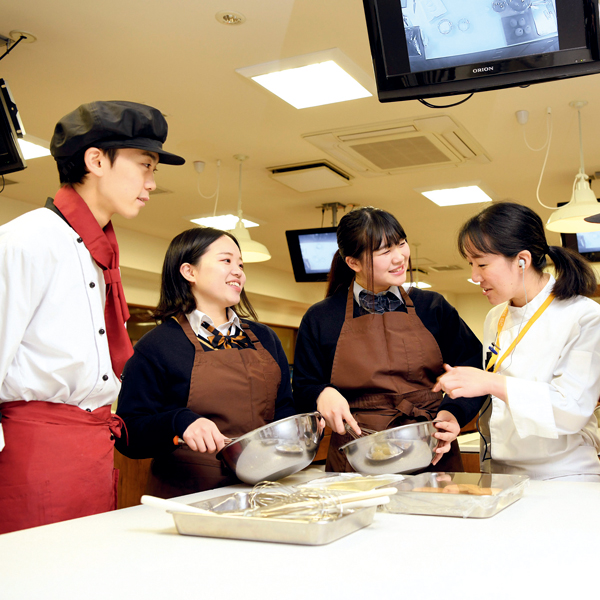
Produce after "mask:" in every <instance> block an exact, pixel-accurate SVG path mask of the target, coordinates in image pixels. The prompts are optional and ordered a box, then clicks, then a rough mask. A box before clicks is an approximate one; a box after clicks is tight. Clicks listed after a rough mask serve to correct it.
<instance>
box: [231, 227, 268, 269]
mask: <svg viewBox="0 0 600 600" xmlns="http://www.w3.org/2000/svg"><path fill="white" fill-rule="evenodd" d="M232 233H233V235H234V236H235V239H236V240H237V241H238V244H239V245H240V249H241V251H242V260H243V261H244V262H247V263H253V262H264V261H265V260H269V259H270V258H271V253H270V252H269V251H268V250H267V247H266V246H265V245H263V244H261V243H260V242H255V241H254V240H253V239H252V238H251V237H250V233H249V231H248V230H247V229H246V226H245V225H244V224H243V223H242V219H241V218H240V219H239V220H238V222H237V223H236V224H235V229H234V230H233V231H232Z"/></svg>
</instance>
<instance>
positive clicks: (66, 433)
mask: <svg viewBox="0 0 600 600" xmlns="http://www.w3.org/2000/svg"><path fill="white" fill-rule="evenodd" d="M0 412H2V427H3V429H4V437H5V440H6V446H5V448H4V450H2V452H0V533H7V532H9V531H16V530H18V529H26V528H28V527H36V526H38V525H46V524H48V523H56V522H58V521H65V520H67V519H75V518H77V517H85V516H88V515H93V514H96V513H101V512H106V511H109V510H114V509H115V508H116V507H117V480H118V471H116V470H115V469H114V460H113V452H114V441H113V440H114V439H115V436H117V437H120V436H121V425H122V423H123V422H122V420H121V419H120V417H117V416H116V415H112V414H111V412H110V406H103V407H101V408H98V409H96V410H94V411H90V412H88V411H86V410H82V409H81V408H79V407H77V406H73V405H70V404H62V403H60V404H59V403H55V402H44V401H37V400H35V401H31V402H25V401H17V402H4V403H2V404H0Z"/></svg>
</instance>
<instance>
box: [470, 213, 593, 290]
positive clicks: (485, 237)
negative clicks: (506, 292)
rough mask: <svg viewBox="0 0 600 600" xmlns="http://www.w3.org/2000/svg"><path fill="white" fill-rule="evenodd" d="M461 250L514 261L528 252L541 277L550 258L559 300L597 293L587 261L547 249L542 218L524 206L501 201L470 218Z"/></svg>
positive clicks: (568, 252) (565, 251)
mask: <svg viewBox="0 0 600 600" xmlns="http://www.w3.org/2000/svg"><path fill="white" fill-rule="evenodd" d="M458 250H459V252H460V253H461V255H462V256H463V258H467V255H466V253H467V252H468V253H469V254H471V255H472V256H476V255H477V254H478V253H481V254H499V255H502V256H505V257H506V258H514V257H515V256H516V255H517V254H518V253H519V252H522V251H523V250H528V251H529V252H530V253H531V266H532V267H533V269H534V270H535V272H536V273H537V274H539V275H540V276H541V275H542V273H543V270H544V267H545V266H546V262H547V261H546V255H548V256H550V258H551V259H552V262H553V263H554V268H555V270H556V283H555V284H554V288H553V290H552V292H553V294H554V295H555V296H556V298H558V299H559V300H567V299H568V298H573V297H574V296H577V295H582V296H590V295H592V294H593V293H594V292H595V291H596V287H597V283H596V276H595V275H594V271H593V270H592V268H591V267H590V266H589V265H588V264H587V262H586V261H585V259H583V258H582V257H581V256H580V255H579V254H577V253H575V252H573V251H572V250H569V249H567V248H562V247H561V246H548V243H547V242H546V235H545V233H544V224H543V223H542V220H541V219H540V217H539V215H538V214H537V213H535V212H534V211H533V210H531V209H530V208H527V207H526V206H523V205H522V204H517V203H515V202H498V203H496V204H492V205H491V206H488V207H487V208H485V209H484V210H482V211H481V212H480V213H479V214H477V215H475V216H474V217H472V218H471V219H469V220H468V221H467V222H466V223H465V224H464V225H463V226H462V228H461V230H460V232H459V234H458Z"/></svg>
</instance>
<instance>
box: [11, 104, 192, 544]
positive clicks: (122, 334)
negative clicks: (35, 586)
mask: <svg viewBox="0 0 600 600" xmlns="http://www.w3.org/2000/svg"><path fill="white" fill-rule="evenodd" d="M166 137H167V123H166V121H165V119H164V117H163V116H162V114H161V113H160V111H158V110H156V109H155V108H152V107H150V106H146V105H142V104H135V103H133V102H92V103H90V104H84V105H82V106H80V107H79V108H78V109H77V110H75V111H73V112H72V113H69V114H68V115H66V116H65V117H63V118H62V119H61V120H60V121H59V122H58V124H57V125H56V128H55V131H54V136H53V138H52V142H51V152H52V155H53V156H54V158H55V159H56V162H57V165H58V171H59V175H60V182H61V184H62V187H61V188H60V190H59V191H58V192H57V193H56V196H55V198H54V199H48V201H47V202H46V207H45V208H41V209H38V210H34V211H31V212H30V213H27V214H25V215H23V216H21V217H18V218H17V219H15V220H13V221H11V222H9V223H7V224H6V225H4V226H2V227H0V306H2V311H1V313H2V314H0V412H1V413H2V421H1V422H0V426H1V427H2V430H1V431H0V448H2V446H3V444H4V446H3V449H2V451H0V533H5V532H8V531H15V530H17V529H24V528H27V527H34V526H37V525H43V524H46V523H53V522H57V521H62V520H65V519H71V518H76V517H81V516H85V515H90V514H95V513H98V512H103V511H106V510H111V509H113V508H115V507H116V479H115V475H114V473H113V445H114V441H113V440H114V438H115V436H117V437H120V435H121V421H120V419H119V418H118V417H116V416H114V415H111V412H110V405H111V404H112V402H113V401H114V400H115V399H116V397H117V395H118V392H119V387H120V382H119V378H120V376H121V372H122V370H123V366H124V365H125V362H126V361H127V359H128V358H129V357H130V356H131V354H132V351H133V350H132V347H131V342H130V341H129V337H128V335H127V331H126V329H125V322H126V321H127V319H128V317H129V312H128V310H127V304H126V302H125V297H124V294H123V287H122V285H121V276H120V271H119V248H118V245H117V240H116V237H115V233H114V230H113V227H112V223H111V222H110V219H111V218H112V216H113V215H114V214H119V215H121V216H123V217H125V218H132V217H135V216H137V214H138V213H139V211H140V210H141V208H142V207H143V206H144V205H145V204H146V202H147V201H148V199H149V195H150V192H151V191H152V190H154V189H155V187H156V184H155V182H154V171H155V168H156V165H157V164H158V163H159V162H161V163H166V164H172V165H181V164H183V163H184V159H183V158H181V157H180V156H176V155H174V154H170V153H169V152H165V151H164V150H163V148H162V144H163V142H164V141H165V139H166ZM2 436H3V438H4V439H2Z"/></svg>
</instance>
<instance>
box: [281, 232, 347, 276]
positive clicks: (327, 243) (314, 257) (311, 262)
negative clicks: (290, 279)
mask: <svg viewBox="0 0 600 600" xmlns="http://www.w3.org/2000/svg"><path fill="white" fill-rule="evenodd" d="M336 231H337V227H321V228H318V229H295V230H291V231H286V232H285V236H286V238H287V243H288V248H289V251H290V259H291V261H292V268H293V270H294V278H295V279H296V281H298V282H306V281H327V275H328V274H329V269H330V268H331V261H332V260H333V255H334V254H335V251H336V250H337V249H338V245H337V237H336Z"/></svg>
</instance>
